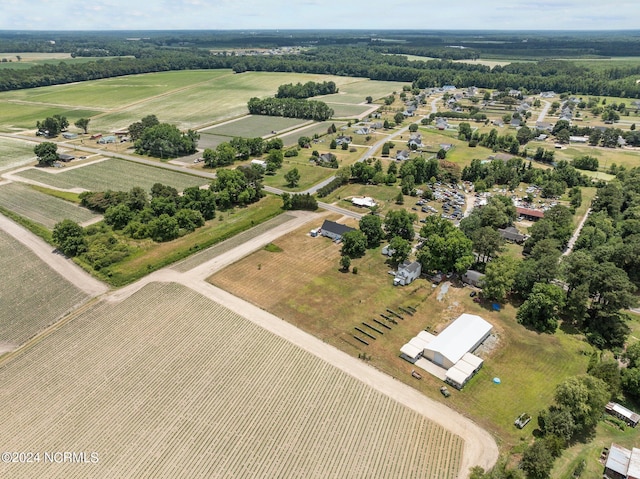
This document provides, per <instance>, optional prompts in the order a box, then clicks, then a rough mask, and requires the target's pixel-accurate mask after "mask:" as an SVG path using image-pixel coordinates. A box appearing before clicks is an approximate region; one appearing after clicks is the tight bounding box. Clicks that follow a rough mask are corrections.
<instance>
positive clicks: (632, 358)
mask: <svg viewBox="0 0 640 479" xmlns="http://www.w3.org/2000/svg"><path fill="white" fill-rule="evenodd" d="M624 359H626V360H627V363H628V367H629V368H640V342H637V343H633V344H632V345H631V346H628V347H627V350H626V351H625V353H624Z"/></svg>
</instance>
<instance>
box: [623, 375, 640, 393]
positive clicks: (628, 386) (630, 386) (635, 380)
mask: <svg viewBox="0 0 640 479" xmlns="http://www.w3.org/2000/svg"><path fill="white" fill-rule="evenodd" d="M622 388H623V389H624V392H625V393H626V394H629V395H630V396H633V397H634V398H636V399H638V398H640V368H625V369H624V370H623V371H622Z"/></svg>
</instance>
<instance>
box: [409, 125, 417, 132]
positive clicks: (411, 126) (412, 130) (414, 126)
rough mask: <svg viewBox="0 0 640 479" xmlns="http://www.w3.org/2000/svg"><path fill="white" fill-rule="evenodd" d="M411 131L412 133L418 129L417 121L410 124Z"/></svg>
mask: <svg viewBox="0 0 640 479" xmlns="http://www.w3.org/2000/svg"><path fill="white" fill-rule="evenodd" d="M409 131H410V132H411V133H415V132H416V131H418V124H417V123H411V124H410V125H409Z"/></svg>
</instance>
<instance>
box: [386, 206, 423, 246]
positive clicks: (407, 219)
mask: <svg viewBox="0 0 640 479" xmlns="http://www.w3.org/2000/svg"><path fill="white" fill-rule="evenodd" d="M417 219H418V216H417V215H415V214H413V213H409V212H408V211H407V210H392V211H389V212H388V213H387V215H386V216H385V218H384V229H385V232H386V234H387V238H389V239H391V238H393V237H394V236H400V237H401V238H404V239H406V240H407V241H413V238H414V236H415V231H414V229H413V223H414V222H415V221H417Z"/></svg>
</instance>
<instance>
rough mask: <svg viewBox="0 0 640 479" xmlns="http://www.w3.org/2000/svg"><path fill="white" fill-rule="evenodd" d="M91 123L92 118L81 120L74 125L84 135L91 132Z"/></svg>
mask: <svg viewBox="0 0 640 479" xmlns="http://www.w3.org/2000/svg"><path fill="white" fill-rule="evenodd" d="M90 121H91V119H90V118H79V119H78V121H76V122H75V123H74V125H75V127H76V128H80V129H81V130H82V131H83V132H84V134H85V135H86V134H87V131H89V122H90Z"/></svg>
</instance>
